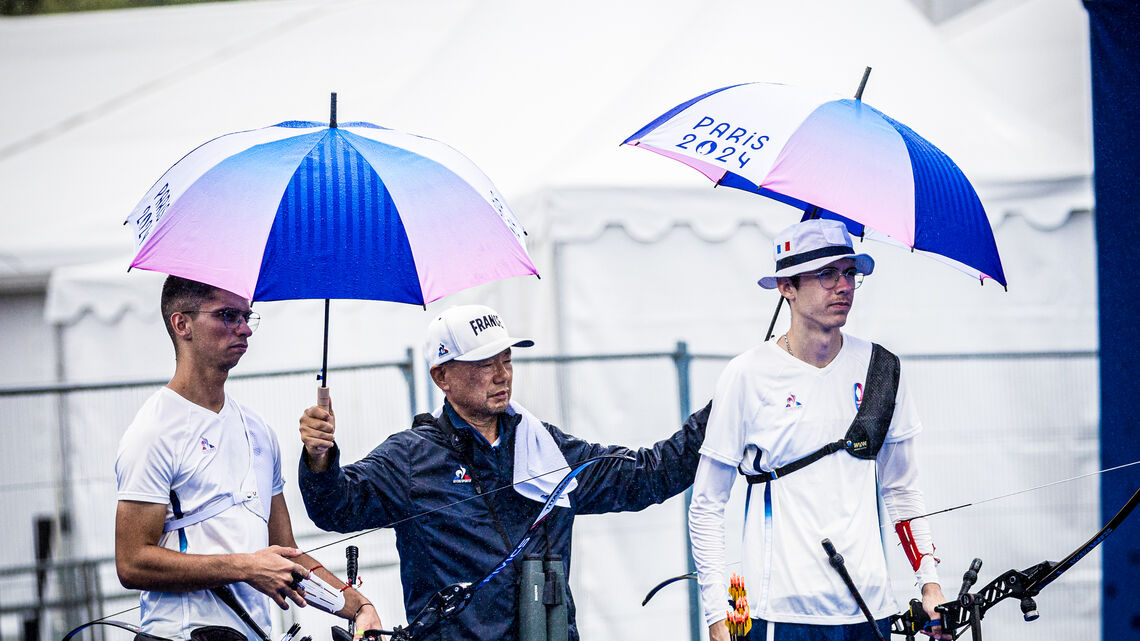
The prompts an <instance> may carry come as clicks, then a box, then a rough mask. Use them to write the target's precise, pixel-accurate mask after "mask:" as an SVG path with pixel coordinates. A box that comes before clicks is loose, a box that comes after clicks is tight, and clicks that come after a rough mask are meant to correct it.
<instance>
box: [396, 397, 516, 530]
mask: <svg viewBox="0 0 1140 641" xmlns="http://www.w3.org/2000/svg"><path fill="white" fill-rule="evenodd" d="M446 414H447V408H444V411H443V414H441V415H440V417H439V418H438V419H436V418H435V417H434V416H432V415H430V414H426V415H425V414H421V415H420V416H417V417H416V419H415V421H414V423H415V424H417V425H422V424H424V423H425V422H426V421H424V420H423V419H422V418H421V417H423V416H428V417H430V418H431V419H432V420H431V422H432V423H434V424H435V425H436V426H437V427H439V429H440V430H442V431H443V433H444V435H445V436H447V442H448V444H449V445H451V449H453V450H455V451H456V452H457V453H458V454H459V456H460V457H461V458H462V459H463V464H464V465H466V466H467V474H468V475H470V476H471V487H472V488H474V490H475V493H476V494H478V495H479V496H481V497H483V504H484V505H486V506H487V511H488V512H490V513H491V519H492V520H493V521H494V522H495V529H496V530H498V531H499V536H501V537H502V538H503V547H504V548H505V549H507V550H510V549H511V539H510V537H508V536H507V529H506V528H505V527H503V522H502V520H500V519H499V513H498V512H497V511H496V510H495V504H494V503H492V502H491V499H490V498H489V497H488V496H487V495H486V493H484V492H483V484H482V483H480V482H479V475H478V474H476V473H475V457H474V454H472V451H471V450H472V443H471V439H470V438H469V437H467V435H465V434H460V433H459V432H458V431H457V430H456V429H455V427H454V426H453V425H452V424H451V421H450V420H448V418H447V416H446ZM501 433H502V430H501V428H500V435H501Z"/></svg>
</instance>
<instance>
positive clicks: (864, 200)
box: [623, 77, 1006, 286]
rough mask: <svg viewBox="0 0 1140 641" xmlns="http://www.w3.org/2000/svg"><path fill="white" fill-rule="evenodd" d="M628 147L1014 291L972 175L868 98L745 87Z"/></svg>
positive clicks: (666, 120)
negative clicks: (841, 223) (1008, 283)
mask: <svg viewBox="0 0 1140 641" xmlns="http://www.w3.org/2000/svg"><path fill="white" fill-rule="evenodd" d="M865 80H866V77H864V81H865ZM623 144H627V145H632V146H636V147H640V148H643V149H648V150H650V151H653V152H655V153H658V154H661V155H662V156H666V157H668V158H672V159H674V160H677V161H680V162H682V163H684V164H686V165H688V166H690V167H692V168H694V169H696V170H697V171H699V172H701V173H702V174H704V175H705V176H706V177H708V178H709V179H710V180H712V181H714V182H715V183H716V184H717V185H723V186H726V187H734V188H737V189H742V190H745V191H749V192H753V193H757V194H760V195H763V196H767V197H769V198H773V199H776V200H778V201H781V202H784V203H787V204H789V205H793V206H795V207H799V208H801V209H804V210H805V211H808V212H809V214H807V215H809V216H810V215H816V216H820V217H824V218H836V219H840V220H843V221H844V222H845V223H847V226H848V229H849V230H850V231H851V233H852V234H855V235H858V236H863V235H864V234H865V232H867V235H868V236H869V237H872V238H876V239H878V240H886V241H888V242H893V243H895V244H901V245H903V246H906V247H909V248H911V249H913V250H916V251H920V252H925V253H927V254H928V255H930V256H932V257H934V258H936V259H939V260H942V261H943V262H948V263H950V264H951V265H953V266H954V267H956V268H958V269H960V270H962V271H964V272H966V273H968V274H970V275H971V276H973V277H974V278H977V279H979V280H981V281H984V280H985V279H987V278H989V279H993V280H994V281H996V282H998V283H1000V284H1001V285H1003V286H1005V285H1006V280H1005V272H1004V270H1003V269H1002V266H1001V258H1000V257H999V256H998V251H997V244H996V242H995V241H994V235H993V230H992V229H991V227H990V223H989V219H988V218H987V217H986V212H985V210H984V208H983V207H982V203H981V201H980V200H979V199H978V194H977V193H976V192H975V191H974V188H973V186H972V185H971V184H970V181H969V180H967V179H966V176H965V174H964V173H963V172H962V170H961V169H959V168H958V166H957V165H955V164H954V161H952V160H951V159H950V157H949V156H947V155H946V154H945V153H943V152H942V151H941V150H939V149H938V148H937V147H935V146H934V145H933V144H931V143H930V142H929V141H927V140H926V139H924V138H922V137H921V136H919V135H918V134H916V133H915V132H914V131H913V130H911V129H910V128H909V127H907V126H906V125H904V124H902V123H900V122H898V121H897V120H894V119H892V118H891V117H889V116H887V115H886V114H884V113H882V112H881V111H879V110H877V109H875V108H874V107H871V106H870V105H868V104H866V103H864V102H863V101H862V100H860V99H859V98H858V97H857V98H855V99H848V98H843V97H842V96H838V95H835V94H830V93H826V92H820V91H812V90H808V89H803V88H797V87H792V86H788V85H781V84H771V83H747V84H740V85H733V86H729V87H723V88H721V89H716V90H714V91H710V92H708V93H706V94H703V95H700V96H697V97H696V98H693V99H692V100H688V101H686V102H684V103H681V104H680V105H677V106H676V107H674V108H673V109H670V110H669V111H667V112H666V113H664V114H663V115H661V116H660V117H658V118H656V119H655V120H653V121H652V122H650V123H649V124H647V125H645V126H644V127H642V128H641V129H640V130H639V131H638V132H637V133H635V134H633V135H632V136H630V137H629V138H628V139H626V140H625V142H624V143H623ZM817 210H818V211H817Z"/></svg>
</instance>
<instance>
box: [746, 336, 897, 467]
mask: <svg viewBox="0 0 1140 641" xmlns="http://www.w3.org/2000/svg"><path fill="white" fill-rule="evenodd" d="M899 371H900V369H899V357H898V356H895V355H894V354H892V353H891V352H889V351H888V350H887V349H886V348H885V347H883V346H881V345H879V344H877V343H872V344H871V362H870V364H868V365H867V380H866V383H865V384H864V385H863V400H862V401H861V402H860V403H859V411H858V412H856V413H855V419H854V420H853V421H851V426H850V427H848V428H847V433H846V434H844V435H843V438H841V439H839V440H837V441H833V442H831V443H828V444H827V445H824V446H823V447H821V448H819V449H818V450H816V451H815V452H812V453H811V454H808V455H807V456H805V457H803V458H801V459H797V460H795V461H792V462H791V463H788V464H787V465H784V466H782V467H778V468H776V469H774V470H772V471H770V472H761V473H759V474H745V473H744V472H741V473H742V474H744V477H745V478H746V479H748V482H749V483H750V484H752V483H767V482H768V481H773V480H775V479H778V478H780V477H781V476H787V475H788V474H791V473H792V472H795V471H796V470H798V469H801V468H804V467H807V466H808V465H811V464H812V463H815V462H816V461H818V460H819V459H821V458H823V457H825V456H827V455H829V454H834V453H836V452H838V451H840V450H845V451H846V452H847V453H848V454H850V455H851V456H854V457H855V458H860V459H866V460H874V459H875V457H876V456H878V455H879V450H880V449H882V447H883V441H884V440H886V438H887V430H888V429H889V428H890V426H891V419H892V418H893V417H894V415H895V394H896V392H898V389H899Z"/></svg>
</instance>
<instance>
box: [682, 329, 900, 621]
mask: <svg viewBox="0 0 1140 641" xmlns="http://www.w3.org/2000/svg"><path fill="white" fill-rule="evenodd" d="M870 358H871V344H870V343H868V342H867V341H864V340H861V339H858V338H855V337H853V336H848V335H846V334H845V335H844V336H843V346H842V348H841V349H840V351H839V354H837V355H836V357H835V358H834V359H833V360H832V361H831V363H829V364H828V365H827V366H826V367H823V368H816V367H814V366H812V365H809V364H807V363H805V362H803V361H801V360H799V359H797V358H795V357H793V356H791V355H790V354H788V353H787V352H785V351H784V350H783V349H781V348H780V347H778V346H777V344H776V343H775V342H774V341H773V342H768V343H765V344H763V345H760V346H758V347H755V348H753V349H751V350H749V351H748V352H745V353H744V354H741V355H740V356H738V357H736V358H735V359H733V360H732V362H730V363H729V365H728V366H727V368H726V369H725V371H724V373H723V374H721V377H720V380H719V381H718V382H717V389H716V395H715V396H714V397H713V409H712V414H711V415H710V416H709V422H708V427H707V431H706V435H705V440H704V444H703V445H702V447H701V454H703V455H705V456H708V457H710V458H712V459H714V460H716V461H719V462H721V463H724V464H727V465H733V466H740V468H741V469H743V470H745V471H747V472H749V473H752V472H753V471H754V470H755V471H770V470H772V469H775V468H778V467H781V466H783V465H787V464H789V463H791V462H793V461H795V460H797V459H800V458H803V457H804V456H807V455H809V454H811V453H813V452H815V451H816V450H818V449H819V448H820V447H822V446H824V445H826V444H827V443H830V442H833V441H835V440H837V439H839V438H841V437H842V436H843V435H844V433H846V431H847V428H848V426H849V425H850V424H851V421H852V420H853V419H854V418H855V414H856V412H857V411H858V410H857V406H858V403H859V402H860V401H861V400H862V393H863V385H864V384H865V382H866V376H867V366H868V364H869V362H870ZM920 430H921V423H920V422H919V419H918V415H917V412H916V410H915V407H914V405H913V403H912V401H911V398H910V395H909V394H908V393H907V388H906V384H905V378H904V379H901V380H900V382H899V390H898V394H897V395H896V405H895V412H894V417H893V419H892V421H891V426H890V429H889V430H888V432H887V436H886V443H898V442H900V441H903V440H905V439H909V438H911V437H913V436H914V435H915V434H917V433H918V432H919V431H920ZM749 490H750V491H749V496H748V502H747V507H746V512H745V520H744V542H745V544H744V545H743V546H742V554H743V570H744V572H743V574H744V577H745V586H746V588H747V590H748V603H749V606H750V608H751V610H752V612H753V616H759V617H761V618H763V619H766V620H769V621H778V622H789V623H810V624H827V625H836V624H846V623H858V622H860V621H864V620H865V619H864V618H863V615H862V614H861V612H860V610H859V609H858V606H857V605H856V604H855V601H854V599H853V598H852V597H851V595H850V593H849V592H848V590H847V588H846V586H845V585H844V584H843V581H842V579H841V578H840V577H839V574H838V573H837V572H836V571H835V569H834V568H832V567H831V566H830V564H829V563H828V558H827V555H826V553H825V552H824V551H823V548H822V546H821V545H820V541H821V540H822V539H824V538H829V539H831V541H832V542H833V543H834V544H835V546H836V548H837V549H838V551H839V552H840V553H841V554H842V555H843V558H844V560H845V562H846V566H847V570H848V572H850V574H851V577H852V579H853V580H854V582H855V585H856V586H857V587H858V588H859V590H860V593H861V594H862V596H863V599H864V600H865V601H866V603H867V606H868V607H869V608H870V610H871V612H872V613H873V614H874V616H875V617H876V618H882V617H885V616H888V615H889V614H892V613H894V612H896V611H897V608H896V606H895V602H894V598H893V597H892V595H891V588H890V582H889V579H888V576H887V568H886V559H885V557H884V550H883V537H882V533H881V530H880V527H879V512H878V495H877V492H876V475H875V461H873V460H863V459H857V458H855V457H853V456H851V455H849V454H847V453H846V452H837V453H835V454H832V455H830V456H825V457H823V458H822V459H820V460H819V461H816V462H815V463H813V464H811V465H808V466H807V467H804V468H802V469H800V470H798V471H796V472H795V473H793V474H789V475H788V476H786V477H782V478H779V479H776V480H774V481H772V482H770V483H767V484H757V485H753V486H750V488H749ZM707 607H709V606H706V608H707ZM724 609H725V606H719V607H718V610H717V611H716V612H719V614H720V618H723V610H724ZM709 614H710V616H711V615H712V613H709Z"/></svg>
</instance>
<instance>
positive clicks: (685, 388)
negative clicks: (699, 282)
mask: <svg viewBox="0 0 1140 641" xmlns="http://www.w3.org/2000/svg"><path fill="white" fill-rule="evenodd" d="M692 360H693V355H692V354H690V353H689V344H688V343H686V342H685V341H677V349H676V350H675V351H674V352H673V364H674V365H675V366H676V368H677V404H678V406H679V408H680V410H681V412H680V413H681V422H682V423H684V422H685V421H686V420H687V419H688V418H689V414H691V413H692V407H691V401H690V398H689V364H690V363H691V362H692ZM692 500H693V488H692V487H690V488H689V489H687V490H685V513H684V514H683V515H682V516H683V517H684V521H683V522H684V523H685V524H686V526H685V558H687V559H688V561H687V562H686V571H687V572H696V571H697V567H696V565H695V564H694V563H693V555H692V553H691V552H690V550H692V541H690V540H689V528H688V525H687V524H688V522H689V503H691V502H692ZM687 583H688V586H689V638H690V639H692V641H700V638H701V627H702V624H701V622H702V621H703V620H704V617H703V616H701V598H700V597H701V593H700V586H699V585H697V582H696V581H688V582H687Z"/></svg>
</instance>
